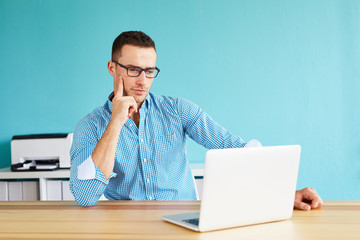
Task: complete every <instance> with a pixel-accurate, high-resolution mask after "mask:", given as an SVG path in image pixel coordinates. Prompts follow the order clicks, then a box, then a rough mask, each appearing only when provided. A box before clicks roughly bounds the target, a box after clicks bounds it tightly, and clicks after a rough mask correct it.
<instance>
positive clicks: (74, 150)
mask: <svg viewBox="0 0 360 240" xmlns="http://www.w3.org/2000/svg"><path fill="white" fill-rule="evenodd" d="M99 139H100V138H99V136H98V133H97V130H96V125H94V124H91V123H89V122H87V121H86V118H85V119H83V120H81V121H80V122H79V123H78V124H77V126H76V128H75V131H74V136H73V143H72V146H71V150H70V158H71V167H70V190H71V192H72V194H73V195H74V198H75V200H76V202H77V203H78V204H79V205H81V206H93V205H95V204H96V203H97V201H98V200H99V198H100V197H101V195H102V194H104V192H105V189H106V186H107V185H108V183H109V179H110V178H112V177H114V176H116V174H115V173H112V174H111V176H110V178H109V179H106V178H105V176H104V174H103V173H102V172H101V170H100V169H99V168H98V167H97V166H96V165H95V164H94V162H93V160H92V158H91V154H92V152H93V151H94V149H95V147H96V145H97V143H98V141H99Z"/></svg>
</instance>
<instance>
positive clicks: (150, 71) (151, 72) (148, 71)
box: [146, 69, 155, 74]
mask: <svg viewBox="0 0 360 240" xmlns="http://www.w3.org/2000/svg"><path fill="white" fill-rule="evenodd" d="M154 72H155V69H147V70H146V73H147V74H153V73H154Z"/></svg>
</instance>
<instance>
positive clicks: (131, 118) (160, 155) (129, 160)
mask: <svg viewBox="0 0 360 240" xmlns="http://www.w3.org/2000/svg"><path fill="white" fill-rule="evenodd" d="M108 70H109V72H110V74H111V76H113V77H114V92H113V93H112V94H111V95H110V96H109V99H108V100H107V101H106V103H105V105H104V106H102V107H99V108H97V109H95V110H94V111H93V112H92V113H90V114H88V115H87V116H86V117H85V118H83V119H82V120H81V121H80V122H79V123H78V125H77V126H76V129H75V131H74V138H73V145H72V148H71V177H70V188H71V191H72V193H73V195H74V197H75V199H76V201H77V202H78V204H80V205H82V206H92V205H95V204H96V202H97V201H98V199H99V198H100V196H101V195H102V194H105V196H106V197H107V198H108V199H111V200H130V199H131V200H196V199H197V194H196V190H195V185H194V180H193V177H192V174H191V170H190V167H189V164H188V160H187V157H186V135H188V136H189V137H190V138H192V139H193V140H195V141H196V142H197V143H199V144H201V145H203V146H204V147H206V148H208V149H216V148H235V147H245V146H251V145H252V146H257V145H260V143H259V142H257V141H256V140H252V141H250V142H249V143H245V142H244V141H243V140H242V139H241V138H240V137H238V136H233V135H232V134H230V133H229V132H228V131H226V130H225V129H224V128H223V127H221V126H220V125H219V124H218V123H216V122H215V121H214V120H212V119H211V118H210V116H209V115H207V113H205V112H204V111H203V110H202V109H201V108H199V107H198V106H197V105H195V104H194V103H192V102H190V101H188V100H186V99H182V98H171V97H164V96H157V95H154V94H152V93H150V88H151V85H152V83H153V80H154V78H155V77H156V76H157V74H158V73H159V71H160V70H159V69H158V68H157V67H156V49H155V43H154V42H153V40H152V39H151V38H150V37H149V36H147V35H146V34H144V33H142V32H135V31H131V32H123V33H122V34H120V35H119V36H118V37H117V38H116V39H115V41H114V43H113V48H112V61H109V62H108ZM260 146H261V145H260ZM264 201H266V200H265V199H264ZM321 206H322V200H321V199H320V197H319V196H318V195H317V193H316V192H315V190H313V189H311V188H305V189H303V190H300V191H297V192H296V197H295V204H294V207H295V208H298V209H303V210H310V209H312V208H317V207H321Z"/></svg>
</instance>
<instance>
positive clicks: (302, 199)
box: [294, 188, 324, 211]
mask: <svg viewBox="0 0 360 240" xmlns="http://www.w3.org/2000/svg"><path fill="white" fill-rule="evenodd" d="M323 204H324V203H323V201H322V200H321V198H320V196H319V195H318V194H317V193H316V191H315V189H313V188H304V189H301V190H298V191H296V193H295V202H294V209H298V210H304V211H309V210H311V209H314V208H321V207H322V205H323Z"/></svg>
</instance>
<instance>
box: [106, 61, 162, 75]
mask: <svg viewBox="0 0 360 240" xmlns="http://www.w3.org/2000/svg"><path fill="white" fill-rule="evenodd" d="M112 62H114V63H116V64H117V65H119V66H120V67H122V68H125V69H126V73H127V75H128V76H129V77H138V76H140V75H141V73H142V72H145V76H146V71H147V70H157V72H156V75H155V76H154V77H148V76H146V77H147V78H156V77H157V75H159V72H160V69H159V68H157V67H154V68H141V67H135V66H134V67H127V66H124V65H122V64H120V63H118V62H117V61H112ZM129 68H137V69H140V70H141V71H140V72H139V75H137V76H130V75H129Z"/></svg>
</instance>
